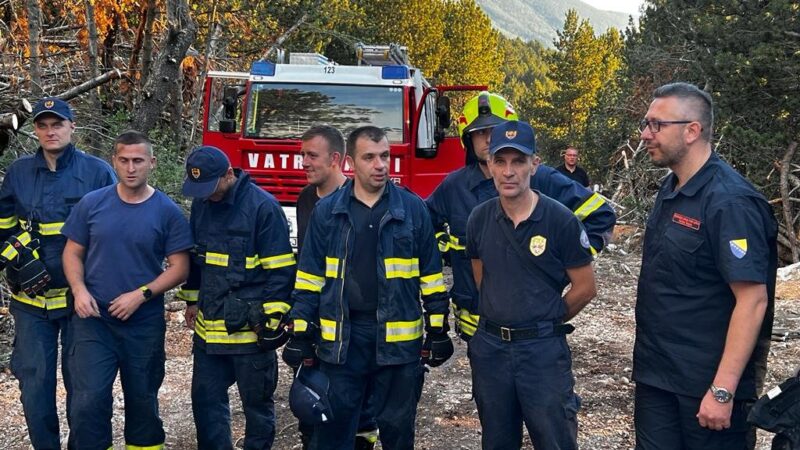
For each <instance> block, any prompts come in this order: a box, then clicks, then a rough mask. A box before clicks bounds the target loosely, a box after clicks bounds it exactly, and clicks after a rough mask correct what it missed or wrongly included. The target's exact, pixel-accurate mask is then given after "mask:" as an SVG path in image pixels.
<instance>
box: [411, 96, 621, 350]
mask: <svg viewBox="0 0 800 450" xmlns="http://www.w3.org/2000/svg"><path fill="white" fill-rule="evenodd" d="M509 120H512V121H515V120H517V114H516V113H515V112H514V109H513V108H512V106H511V104H509V103H508V101H506V99H504V98H503V97H501V96H499V95H497V94H493V93H489V92H481V93H480V94H478V95H477V96H475V97H473V98H472V99H470V100H469V101H468V102H467V103H466V105H464V111H463V113H462V114H461V116H460V117H459V119H458V127H459V132H460V134H461V142H462V144H463V145H464V148H465V150H466V166H465V167H463V168H461V169H458V170H457V171H455V172H453V173H451V174H450V175H448V176H447V177H446V178H445V179H444V180H443V181H442V183H441V184H439V186H438V187H437V188H436V189H435V190H434V191H433V193H432V194H431V195H430V196H429V197H428V198H427V199H426V200H425V203H426V204H427V206H428V210H429V211H430V214H431V219H432V220H433V223H434V228H435V229H436V232H437V233H436V236H437V238H438V240H439V250H440V251H442V252H448V253H447V256H448V257H449V260H450V264H451V265H452V267H453V287H452V288H451V290H450V296H451V298H452V301H453V307H454V313H455V319H456V320H455V324H456V329H457V331H458V333H459V335H460V336H461V337H462V338H463V339H464V340H468V339H469V338H470V337H471V336H472V335H473V334H474V333H475V329H476V327H477V324H478V322H479V316H478V315H477V313H476V311H477V309H478V290H477V289H476V287H475V282H474V280H473V277H472V267H471V265H470V261H469V259H468V258H467V256H466V254H465V252H464V249H465V247H464V246H465V244H464V242H465V238H466V229H467V218H468V217H469V215H470V213H471V212H472V210H473V209H475V207H476V206H478V205H479V204H480V203H483V202H484V201H486V200H489V199H491V198H495V197H497V189H495V186H494V183H493V182H492V179H491V176H490V174H489V169H488V166H487V164H486V163H487V160H488V156H489V136H490V134H491V132H492V128H493V127H496V126H497V125H500V124H502V123H504V122H506V121H509ZM534 158H537V157H536V156H535V155H534ZM531 188H532V189H535V190H537V191H539V192H541V193H542V194H544V195H546V196H548V197H550V198H552V199H554V200H556V201H558V202H559V203H561V204H563V205H564V206H566V207H567V208H569V209H571V210H572V212H573V213H574V214H575V216H576V217H578V218H579V219H580V220H581V221H582V223H583V226H584V228H585V229H586V232H587V233H588V235H589V242H590V243H591V251H592V253H593V254H595V253H597V252H599V251H601V250H602V249H603V247H604V246H605V243H606V241H607V240H608V238H609V237H610V236H611V233H612V231H613V228H614V224H615V223H616V215H615V214H614V210H613V209H612V208H611V206H610V205H608V204H607V203H606V202H605V200H603V197H601V196H600V195H599V194H596V193H593V192H591V191H589V190H588V189H586V188H584V187H583V186H581V185H580V184H579V183H576V182H574V181H572V180H570V179H568V178H567V177H565V176H563V175H562V174H561V173H559V172H558V171H556V170H555V169H553V168H552V167H549V166H546V165H544V164H539V165H538V168H537V170H536V172H535V173H534V174H533V175H532V176H531Z"/></svg>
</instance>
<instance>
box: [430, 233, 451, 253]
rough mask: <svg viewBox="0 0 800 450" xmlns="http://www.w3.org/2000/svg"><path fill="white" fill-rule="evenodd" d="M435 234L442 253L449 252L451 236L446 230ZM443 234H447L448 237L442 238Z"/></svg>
mask: <svg viewBox="0 0 800 450" xmlns="http://www.w3.org/2000/svg"><path fill="white" fill-rule="evenodd" d="M434 236H436V244H437V245H438V246H439V251H440V252H442V253H445V252H447V250H449V249H450V242H449V241H450V236H449V235H448V234H447V233H445V232H444V231H439V232H438V233H436V234H435V235H434ZM442 236H447V239H441V238H442Z"/></svg>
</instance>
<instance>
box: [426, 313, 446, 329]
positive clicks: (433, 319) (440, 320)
mask: <svg viewBox="0 0 800 450" xmlns="http://www.w3.org/2000/svg"><path fill="white" fill-rule="evenodd" d="M428 320H429V321H430V323H431V327H433V328H442V327H443V326H444V314H431V315H430V316H429V317H428Z"/></svg>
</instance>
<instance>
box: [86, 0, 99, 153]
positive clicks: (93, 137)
mask: <svg viewBox="0 0 800 450" xmlns="http://www.w3.org/2000/svg"><path fill="white" fill-rule="evenodd" d="M94 2H95V0H84V5H85V7H86V28H87V30H88V31H89V74H90V75H91V77H92V78H97V76H98V75H99V72H100V70H99V69H98V67H97V22H95V15H94ZM88 94H89V95H88V97H89V104H90V105H91V106H92V109H93V110H94V111H98V112H99V111H100V110H101V105H100V97H99V96H98V95H97V90H96V89H91V90H90V91H89V93H88ZM86 137H87V139H88V142H87V143H86V146H87V147H88V148H97V147H98V144H99V142H98V139H97V134H96V133H88V134H87V135H86Z"/></svg>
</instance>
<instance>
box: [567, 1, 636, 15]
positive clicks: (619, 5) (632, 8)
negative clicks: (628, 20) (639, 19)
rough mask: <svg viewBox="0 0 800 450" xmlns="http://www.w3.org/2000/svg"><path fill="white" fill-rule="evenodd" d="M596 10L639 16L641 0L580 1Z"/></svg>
mask: <svg viewBox="0 0 800 450" xmlns="http://www.w3.org/2000/svg"><path fill="white" fill-rule="evenodd" d="M581 1H582V2H584V3H588V4H590V5H592V6H594V7H595V8H597V9H603V10H607V11H619V12H624V13H627V14H636V15H638V14H639V6H640V5H641V4H642V3H643V2H642V0H581Z"/></svg>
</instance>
